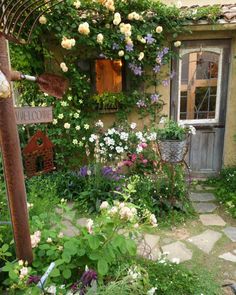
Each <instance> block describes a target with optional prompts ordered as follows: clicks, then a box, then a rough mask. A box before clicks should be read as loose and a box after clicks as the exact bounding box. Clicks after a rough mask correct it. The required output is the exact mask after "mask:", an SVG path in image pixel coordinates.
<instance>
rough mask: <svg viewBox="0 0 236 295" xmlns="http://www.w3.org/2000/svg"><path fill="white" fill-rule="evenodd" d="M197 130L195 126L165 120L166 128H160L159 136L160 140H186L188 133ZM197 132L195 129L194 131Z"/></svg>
mask: <svg viewBox="0 0 236 295" xmlns="http://www.w3.org/2000/svg"><path fill="white" fill-rule="evenodd" d="M191 130H195V129H194V127H193V126H190V127H186V126H184V125H183V124H182V125H181V124H179V123H177V122H175V121H172V120H169V121H167V122H165V125H164V128H161V129H158V132H157V136H158V139H160V140H180V141H182V140H185V139H186V137H187V135H188V133H190V131H191ZM193 132H195V131H193Z"/></svg>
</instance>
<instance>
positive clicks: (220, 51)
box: [177, 46, 224, 125]
mask: <svg viewBox="0 0 236 295" xmlns="http://www.w3.org/2000/svg"><path fill="white" fill-rule="evenodd" d="M223 51H224V50H223V48H219V47H213V46H206V47H205V46H204V48H199V46H196V47H195V48H193V47H192V48H185V49H181V50H180V60H179V69H178V71H179V73H178V97H177V101H178V109H177V121H178V122H181V123H184V124H187V125H188V124H191V125H196V124H217V123H219V119H220V105H221V85H222V83H221V82H222V71H223ZM194 52H196V53H199V52H212V53H216V54H219V65H218V78H217V93H216V109H215V118H214V119H186V120H183V119H180V106H181V85H182V83H181V80H182V79H181V78H182V57H183V56H184V55H185V54H189V53H194Z"/></svg>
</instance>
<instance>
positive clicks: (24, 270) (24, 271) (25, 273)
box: [20, 266, 28, 277]
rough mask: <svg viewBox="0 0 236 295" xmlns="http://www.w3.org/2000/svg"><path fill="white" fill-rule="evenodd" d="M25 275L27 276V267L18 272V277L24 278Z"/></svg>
mask: <svg viewBox="0 0 236 295" xmlns="http://www.w3.org/2000/svg"><path fill="white" fill-rule="evenodd" d="M27 274H28V267H25V266H24V267H22V269H21V270H20V275H21V276H22V277H25V276H27Z"/></svg>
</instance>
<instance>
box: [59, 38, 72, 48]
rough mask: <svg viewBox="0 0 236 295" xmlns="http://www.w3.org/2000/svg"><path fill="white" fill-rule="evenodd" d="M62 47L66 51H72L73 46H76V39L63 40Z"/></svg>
mask: <svg viewBox="0 0 236 295" xmlns="http://www.w3.org/2000/svg"><path fill="white" fill-rule="evenodd" d="M61 46H62V47H63V48H65V49H68V50H69V49H71V48H72V47H73V46H75V39H68V38H66V37H65V36H64V37H63V38H62V41H61Z"/></svg>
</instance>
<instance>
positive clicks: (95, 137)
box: [89, 134, 98, 142]
mask: <svg viewBox="0 0 236 295" xmlns="http://www.w3.org/2000/svg"><path fill="white" fill-rule="evenodd" d="M97 138H98V137H97V135H96V134H91V135H90V138H89V141H90V142H94V141H96V140H97Z"/></svg>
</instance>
